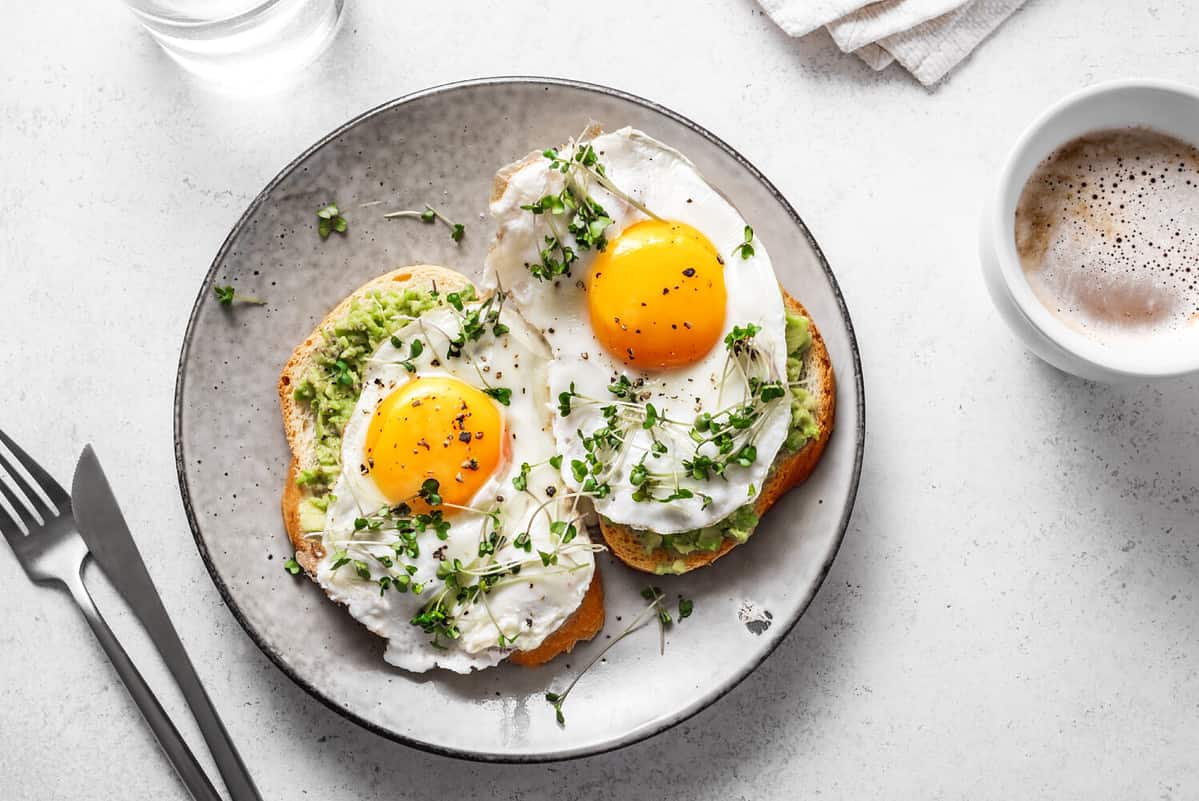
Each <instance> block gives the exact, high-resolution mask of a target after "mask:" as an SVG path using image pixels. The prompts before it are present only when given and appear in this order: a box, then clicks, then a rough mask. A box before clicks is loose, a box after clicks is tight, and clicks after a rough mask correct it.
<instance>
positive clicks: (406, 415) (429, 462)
mask: <svg viewBox="0 0 1199 801" xmlns="http://www.w3.org/2000/svg"><path fill="white" fill-rule="evenodd" d="M503 453H504V421H503V418H502V417H501V416H500V410H499V407H498V406H497V405H496V402H495V401H493V400H492V399H491V398H489V397H487V395H485V394H483V392H481V391H480V390H478V389H476V388H475V387H472V386H470V385H469V384H465V383H463V382H462V381H459V380H458V379H456V378H448V377H441V376H436V377H426V378H416V379H413V380H411V381H409V382H408V383H406V384H404V385H403V386H401V387H400V388H399V389H397V390H395V391H394V392H392V393H391V394H390V395H388V396H387V397H386V398H384V399H383V402H382V403H380V404H379V405H378V407H376V409H375V412H374V415H373V416H372V417H371V422H370V428H369V429H368V430H367V433H366V454H365V455H366V466H367V472H368V474H369V476H370V477H371V478H372V479H373V480H374V482H375V485H376V486H377V487H378V488H379V491H380V492H381V493H383V495H384V497H386V498H387V500H388V501H389V502H390V503H392V504H399V503H405V502H406V503H409V504H410V505H412V507H413V509H415V510H417V511H427V509H428V506H427V505H426V504H424V502H423V501H420V500H419V498H418V496H419V494H420V489H421V484H422V483H423V482H424V481H425V480H426V479H429V478H435V479H437V482H438V484H439V485H440V489H439V494H440V495H441V498H442V502H443V503H445V504H458V505H467V504H468V503H469V502H470V499H471V498H473V497H474V496H475V493H477V492H478V491H479V490H480V489H481V488H482V486H483V485H484V484H486V483H487V479H488V478H490V477H491V475H492V474H493V473H494V472H495V470H496V468H497V467H499V466H500V461H501V459H502V458H503ZM451 512H452V509H449V508H446V509H445V513H446V514H447V515H448V514H450V513H451Z"/></svg>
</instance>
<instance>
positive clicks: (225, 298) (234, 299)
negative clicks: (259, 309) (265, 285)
mask: <svg viewBox="0 0 1199 801" xmlns="http://www.w3.org/2000/svg"><path fill="white" fill-rule="evenodd" d="M212 293H213V294H214V295H216V302H217V303H219V304H221V305H222V306H232V305H233V304H234V303H249V304H252V305H255V306H262V305H263V304H265V303H266V301H265V300H262V299H261V298H256V297H254V296H253V295H241V294H238V292H237V290H236V289H234V288H233V287H231V286H214V287H213V288H212Z"/></svg>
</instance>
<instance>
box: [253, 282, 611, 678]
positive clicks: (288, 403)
mask: <svg viewBox="0 0 1199 801" xmlns="http://www.w3.org/2000/svg"><path fill="white" fill-rule="evenodd" d="M434 286H436V287H437V289H438V290H439V291H441V292H455V291H458V290H461V289H464V288H466V287H468V286H472V284H471V282H470V280H469V279H467V278H466V276H464V275H462V274H461V273H458V272H455V271H454V270H450V269H448V268H445V267H437V266H434V265H428V264H420V265H414V266H411V267H401V268H399V269H396V270H392V271H391V272H389V273H385V274H384V275H381V276H379V277H378V278H375V279H373V280H371V281H369V282H367V283H366V284H363V285H362V286H361V287H359V288H358V289H356V290H355V291H354V292H353V293H352V294H351V295H350V296H349V297H347V298H346V299H345V300H343V301H342V302H341V303H339V304H338V305H337V306H336V307H335V308H334V309H333V310H332V311H330V312H329V314H328V315H326V316H325V318H324V319H323V320H322V321H321V322H320V323H319V324H318V325H317V327H316V328H315V329H313V331H312V333H311V334H309V335H308V337H307V338H306V339H305V340H304V342H303V343H302V344H300V345H299V347H297V348H296V349H295V351H294V352H293V353H292V355H291V358H289V359H288V360H287V364H286V365H285V366H284V367H283V371H282V372H281V373H280V375H279V383H278V387H277V388H278V392H279V406H280V409H281V411H282V413H283V429H284V432H285V433H286V435H287V444H288V446H289V447H290V448H291V452H292V458H291V462H290V463H289V464H288V468H287V478H286V479H285V481H284V485H283V496H282V503H281V507H282V508H281V511H282V514H283V526H284V528H285V529H286V531H287V537H288V539H289V540H291V544H292V546H293V547H294V548H295V551H296V561H297V562H299V563H300V566H301V567H303V568H304V571H305V573H307V575H308V576H309V578H312V579H313V580H314V581H315V580H316V579H315V577H316V570H317V566H318V564H319V563H320V560H321V559H322V558H323V557H324V555H325V549H324V546H323V545H322V544H321V541H320V538H319V537H307V536H305V532H304V530H303V529H302V527H301V526H300V507H301V504H303V503H304V501H305V500H307V498H308V497H309V495H308V493H307V491H306V490H305V489H304V488H303V487H301V486H300V485H299V484H297V483H296V479H297V478H298V477H299V474H300V471H301V470H304V469H306V467H310V466H311V465H312V464H314V463H315V454H314V450H315V449H314V448H313V447H312V445H313V437H314V433H313V425H312V418H311V415H310V414H309V413H308V410H307V408H306V407H305V406H304V404H301V403H300V402H299V401H297V400H296V399H295V388H296V386H297V385H298V384H299V383H300V382H301V381H303V379H304V375H305V373H306V372H307V371H308V368H309V367H310V366H311V365H312V364H313V362H314V360H315V358H316V355H317V352H318V350H319V349H320V346H321V345H322V344H323V342H324V337H323V335H322V331H324V329H325V328H327V327H329V326H331V325H333V324H334V323H335V322H336V321H337V320H338V319H339V318H340V317H342V316H344V315H345V314H346V313H347V312H349V310H350V306H351V304H352V303H353V302H354V301H355V300H357V299H359V298H362V297H365V296H367V295H369V294H370V293H372V292H379V291H385V290H391V291H400V292H402V291H404V290H406V289H431V288H432V287H434ZM603 627H604V590H603V585H602V582H601V581H600V577H599V566H598V565H596V570H595V573H594V574H593V575H592V577H591V584H590V585H589V586H588V588H587V593H586V595H584V597H583V600H582V602H581V603H580V605H579V607H578V608H577V609H576V610H575V611H574V613H572V614H571V616H570V617H568V618H567V619H566V621H565V622H564V623H563V624H562V625H561V626H560V627H559V628H558V629H557V630H556V631H554V632H553V633H552V634H550V635H549V637H547V638H546V639H545V640H544V641H543V642H542V643H541V645H539V646H538V647H537V648H535V649H532V650H530V651H516V652H514V653H513V654H512V656H511V657H509V659H510V660H511V661H513V662H515V663H517V664H520V665H540V664H544V663H545V662H548V661H550V660H551V659H553V658H554V657H556V656H557V655H558V654H561V653H567V652H569V651H570V650H571V649H572V648H574V646H575V644H576V643H578V642H581V641H583V640H589V639H591V638H592V637H594V636H595V635H596V634H597V633H599V631H600V630H601V629H603Z"/></svg>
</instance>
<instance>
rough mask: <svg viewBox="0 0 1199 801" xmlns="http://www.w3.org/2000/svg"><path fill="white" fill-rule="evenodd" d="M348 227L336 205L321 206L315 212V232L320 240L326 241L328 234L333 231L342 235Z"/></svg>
mask: <svg viewBox="0 0 1199 801" xmlns="http://www.w3.org/2000/svg"><path fill="white" fill-rule="evenodd" d="M348 227H349V225H348V224H347V223H346V218H345V217H343V216H341V211H340V210H339V209H338V208H337V204H336V203H330V204H329V205H327V206H321V207H320V208H319V209H317V210H316V232H317V233H318V234H320V235H321V239H328V238H329V234H331V233H333V232H334V231H336V232H337V233H339V234H344V233H345V232H346V229H347V228H348Z"/></svg>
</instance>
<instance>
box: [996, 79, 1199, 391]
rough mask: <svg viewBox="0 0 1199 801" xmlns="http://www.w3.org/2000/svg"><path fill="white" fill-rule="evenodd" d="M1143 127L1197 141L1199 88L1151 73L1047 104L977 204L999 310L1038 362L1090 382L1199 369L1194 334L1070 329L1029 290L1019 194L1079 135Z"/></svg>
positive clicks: (1198, 343)
mask: <svg viewBox="0 0 1199 801" xmlns="http://www.w3.org/2000/svg"><path fill="white" fill-rule="evenodd" d="M1131 126H1143V127H1146V128H1151V129H1154V130H1156V131H1160V132H1162V133H1165V134H1169V135H1171V136H1174V137H1176V138H1178V139H1181V140H1183V141H1184V142H1189V143H1191V144H1193V145H1195V146H1196V147H1199V91H1196V90H1195V89H1192V88H1191V87H1188V86H1184V85H1182V84H1177V83H1171V82H1169V81H1158V80H1122V81H1113V82H1110V83H1103V84H1098V85H1096V86H1092V87H1089V88H1087V89H1084V90H1082V91H1080V92H1077V93H1075V94H1073V95H1070V96H1069V97H1067V98H1065V99H1064V100H1061V101H1060V102H1058V103H1057V104H1056V105H1054V106H1052V107H1051V108H1049V110H1048V111H1046V112H1045V113H1043V114H1042V115H1041V116H1040V117H1039V118H1038V119H1037V120H1036V121H1035V122H1033V123H1032V125H1030V126H1029V127H1028V129H1027V130H1025V131H1024V133H1023V134H1022V135H1021V136H1020V139H1019V140H1017V142H1016V145H1015V147H1013V148H1012V151H1011V153H1010V154H1009V155H1008V157H1007V161H1006V162H1005V164H1004V166H1003V169H1002V171H1001V172H1000V174H999V182H998V186H997V187H996V189H995V191H994V193H993V194H992V196H991V197H990V198H989V200H988V202H987V204H986V207H985V208H984V210H983V217H982V239H981V248H982V250H981V256H982V268H983V277H984V279H985V280H986V284H987V289H988V290H989V291H990V293H991V299H992V300H993V301H994V302H995V307H996V308H997V309H998V310H999V314H1000V316H1001V317H1003V319H1004V320H1005V321H1006V322H1007V324H1008V325H1009V326H1010V327H1011V329H1012V331H1014V332H1015V334H1016V335H1017V336H1018V337H1019V338H1020V339H1021V340H1022V341H1023V342H1024V344H1025V345H1026V346H1027V347H1028V349H1029V350H1031V351H1032V352H1033V353H1035V354H1036V355H1037V356H1040V357H1041V358H1042V359H1044V360H1045V361H1047V362H1049V363H1050V364H1052V365H1053V366H1055V367H1057V368H1059V369H1061V370H1065V371H1066V372H1068V373H1073V374H1074V375H1077V376H1080V377H1082V378H1088V379H1091V380H1093V381H1106V382H1112V383H1114V382H1127V381H1144V380H1152V379H1160V378H1169V377H1172V376H1179V375H1185V374H1188V373H1196V372H1199V340H1196V341H1195V343H1194V344H1193V346H1190V347H1188V346H1185V345H1184V344H1181V343H1179V342H1178V341H1177V340H1174V341H1171V342H1166V341H1165V340H1164V339H1163V341H1162V344H1161V346H1160V347H1158V346H1157V344H1156V343H1155V342H1154V341H1153V339H1152V338H1151V336H1150V335H1147V336H1146V338H1145V339H1144V340H1143V341H1141V342H1138V343H1136V344H1133V343H1127V344H1123V343H1121V344H1113V343H1108V342H1101V341H1099V340H1098V339H1096V338H1094V337H1091V336H1088V335H1087V334H1085V333H1083V332H1081V331H1078V330H1076V329H1075V328H1073V327H1071V326H1070V325H1068V324H1067V323H1066V322H1065V321H1063V320H1062V319H1061V318H1060V317H1058V316H1057V315H1055V314H1053V313H1051V312H1050V311H1049V309H1047V308H1046V307H1045V306H1044V305H1043V304H1042V303H1041V301H1040V300H1038V299H1037V297H1036V295H1035V294H1034V293H1033V290H1032V287H1031V286H1030V285H1029V283H1028V280H1027V279H1026V278H1025V276H1024V270H1023V268H1022V267H1021V264H1020V257H1019V255H1018V254H1017V252H1016V237H1015V219H1016V205H1017V203H1018V202H1019V200H1020V194H1021V192H1022V190H1023V189H1024V185H1025V183H1026V182H1027V181H1028V178H1029V176H1031V175H1032V173H1033V170H1035V169H1036V167H1037V165H1038V164H1040V162H1041V161H1043V160H1044V159H1045V158H1046V157H1048V156H1049V155H1050V154H1051V153H1053V151H1055V150H1057V148H1059V147H1060V146H1062V145H1064V144H1066V143H1067V142H1069V141H1070V140H1072V139H1075V138H1077V137H1079V136H1082V135H1083V134H1086V133H1090V132H1093V131H1098V130H1102V129H1105V128H1124V127H1131Z"/></svg>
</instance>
